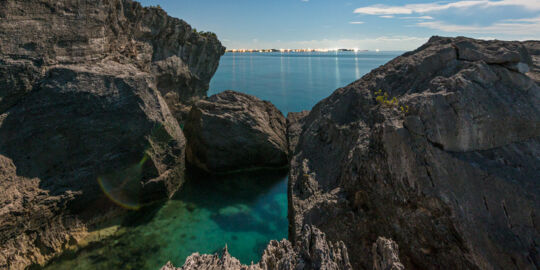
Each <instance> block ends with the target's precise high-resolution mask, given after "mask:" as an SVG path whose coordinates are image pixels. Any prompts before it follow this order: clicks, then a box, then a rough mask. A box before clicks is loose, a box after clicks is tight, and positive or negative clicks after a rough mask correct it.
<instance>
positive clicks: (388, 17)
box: [379, 15, 394, 19]
mask: <svg viewBox="0 0 540 270" xmlns="http://www.w3.org/2000/svg"><path fill="white" fill-rule="evenodd" d="M379 17H381V18H384V19H392V18H394V15H382V16H379Z"/></svg>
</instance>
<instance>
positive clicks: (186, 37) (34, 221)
mask: <svg viewBox="0 0 540 270" xmlns="http://www.w3.org/2000/svg"><path fill="white" fill-rule="evenodd" d="M0 6H1V7H2V9H0V232H1V233H0V268H9V269H21V268H24V267H26V266H28V265H30V264H33V263H39V264H42V263H44V262H46V261H47V260H48V259H49V258H51V257H52V256H54V255H56V254H57V253H58V252H59V251H61V250H62V249H65V248H66V247H67V246H70V245H74V244H75V243H76V242H77V241H78V240H79V239H80V238H82V237H84V235H85V234H86V233H87V229H88V226H90V225H91V224H93V223H94V222H96V221H97V220H98V219H100V216H101V215H103V214H106V213H107V212H108V211H109V210H111V209H114V208H113V204H112V203H111V201H110V200H109V199H108V198H107V197H109V198H110V199H112V200H113V201H114V202H116V203H117V204H120V205H122V206H124V207H127V208H137V207H138V206H139V205H140V204H143V203H146V202H150V201H154V200H156V199H163V198H167V197H169V196H171V195H172V194H173V193H174V192H175V191H176V190H177V189H178V188H179V187H180V185H181V184H182V182H183V171H184V156H185V144H186V142H185V138H184V135H183V133H182V131H181V129H180V127H179V125H178V121H177V119H175V117H174V114H175V113H177V111H175V110H176V107H173V111H172V112H171V110H170V109H169V106H168V104H167V102H169V103H170V104H169V105H175V104H180V103H182V104H189V103H190V102H191V101H192V100H195V99H197V98H198V97H200V96H204V95H205V93H206V89H207V87H208V82H209V81H210V78H211V76H212V75H213V73H214V72H215V70H216V68H217V64H218V62H219V57H220V56H221V55H222V54H223V51H224V48H223V47H222V46H221V44H220V43H219V41H218V40H217V38H216V37H215V36H214V35H211V34H197V33H194V32H193V31H192V29H191V27H190V26H189V25H188V24H186V23H185V22H183V21H181V20H178V19H174V18H171V17H168V16H167V15H166V13H165V12H164V11H162V10H161V9H159V8H143V7H141V5H140V4H138V3H136V2H132V1H129V0H113V1H48V0H32V1H0ZM171 93H172V94H171ZM164 96H166V97H167V98H164ZM171 96H174V97H171ZM175 106H176V105H175ZM126 179H128V180H127V181H126Z"/></svg>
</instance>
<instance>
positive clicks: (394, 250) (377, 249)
mask: <svg viewBox="0 0 540 270" xmlns="http://www.w3.org/2000/svg"><path fill="white" fill-rule="evenodd" d="M371 253H372V254H373V270H403V269H405V267H404V266H403V264H401V261H400V260H399V247H398V245H397V244H396V242H394V241H392V240H390V239H386V238H384V237H379V238H378V239H377V242H375V243H373V248H372V250H371Z"/></svg>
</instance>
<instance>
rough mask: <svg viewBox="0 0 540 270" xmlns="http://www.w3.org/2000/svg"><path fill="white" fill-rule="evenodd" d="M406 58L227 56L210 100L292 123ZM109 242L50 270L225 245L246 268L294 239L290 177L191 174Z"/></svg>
mask: <svg viewBox="0 0 540 270" xmlns="http://www.w3.org/2000/svg"><path fill="white" fill-rule="evenodd" d="M399 54H401V53H400V52H379V53H375V52H358V53H354V52H339V53H336V52H331V53H227V54H225V55H224V56H223V57H222V58H221V62H220V66H219V69H218V71H217V73H216V75H215V76H214V78H213V79H212V81H211V85H210V91H209V93H208V94H209V95H212V94H215V93H218V92H221V91H224V90H229V89H231V90H236V91H240V92H244V93H248V94H251V95H255V96H257V97H259V98H261V99H264V100H269V101H271V102H272V103H274V104H275V105H276V106H277V107H278V109H280V110H281V111H282V112H283V113H284V114H285V115H286V114H287V113H288V112H291V111H301V110H309V109H311V108H312V107H313V105H315V104H316V103H317V102H318V101H319V100H321V99H323V98H325V97H327V96H328V95H330V94H331V93H332V92H333V91H334V90H335V89H337V88H339V87H342V86H345V85H347V84H349V83H351V82H353V81H355V80H357V79H359V78H360V77H361V76H363V75H364V74H366V73H368V72H369V71H370V70H372V69H374V68H376V67H378V66H380V65H383V64H384V63H386V62H388V61H389V60H391V59H392V58H394V57H396V56H398V55H399ZM119 228H120V229H119V230H118V231H117V232H116V233H115V234H114V235H113V236H112V237H109V238H108V239H106V240H104V241H101V242H99V243H94V244H91V245H89V246H87V247H85V248H82V249H80V250H78V251H76V252H66V253H65V254H64V255H63V256H61V257H60V258H58V259H56V260H53V261H52V262H51V263H50V264H49V265H48V266H46V269H70V270H71V269H138V270H156V269H159V268H160V267H161V266H163V265H164V264H165V263H167V261H169V260H170V261H172V262H173V264H175V265H176V266H181V265H182V264H183V263H184V261H185V259H186V257H187V256H189V255H190V254H191V253H193V252H200V253H214V252H217V251H219V250H221V249H222V248H223V247H224V246H225V244H227V245H228V247H229V252H230V253H231V255H233V256H235V257H237V258H238V259H240V261H241V262H242V263H244V264H250V263H251V262H252V261H253V262H255V263H256V262H257V261H258V260H259V258H260V256H261V254H262V251H263V250H264V248H265V247H266V245H267V243H268V241H269V240H272V239H277V240H281V239H283V238H287V234H288V221H287V171H286V170H285V171H265V172H255V173H253V172H252V173H244V174H240V175H232V176H226V177H203V176H200V175H193V174H190V173H188V176H187V182H186V184H185V185H184V186H183V187H182V188H181V190H180V191H179V192H178V193H177V194H176V195H175V196H174V198H172V199H171V200H169V201H167V202H164V203H163V204H160V205H155V206H151V207H147V208H144V209H143V210H140V211H138V212H133V213H132V214H130V215H128V217H126V220H125V221H124V222H122V223H120V227H119Z"/></svg>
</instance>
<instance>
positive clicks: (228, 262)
mask: <svg viewBox="0 0 540 270" xmlns="http://www.w3.org/2000/svg"><path fill="white" fill-rule="evenodd" d="M194 269H223V270H225V269H227V270H261V269H264V270H294V269H306V270H316V269H328V270H338V269H339V270H350V269H352V268H351V265H350V264H349V257H348V253H347V248H346V247H345V245H344V244H343V242H338V243H332V242H329V241H327V240H326V236H325V234H324V233H322V232H321V231H319V230H318V229H317V228H315V227H312V226H305V228H304V230H303V232H302V239H301V241H300V242H298V243H297V244H296V245H295V246H294V247H293V245H292V244H291V243H290V242H289V241H287V240H282V241H281V242H278V241H275V240H273V241H270V243H269V244H268V246H267V247H266V249H265V250H264V252H263V255H262V258H261V261H260V262H259V263H258V264H252V265H243V264H241V263H240V261H238V259H236V258H234V257H232V256H231V255H230V254H229V252H228V250H227V247H225V249H224V250H223V251H222V252H221V254H214V255H200V254H199V253H195V254H193V255H191V256H189V257H188V258H187V259H186V262H185V263H184V266H182V267H180V268H175V267H174V266H173V265H172V264H171V263H170V262H169V263H167V264H166V265H165V266H163V267H162V268H161V270H194Z"/></svg>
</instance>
